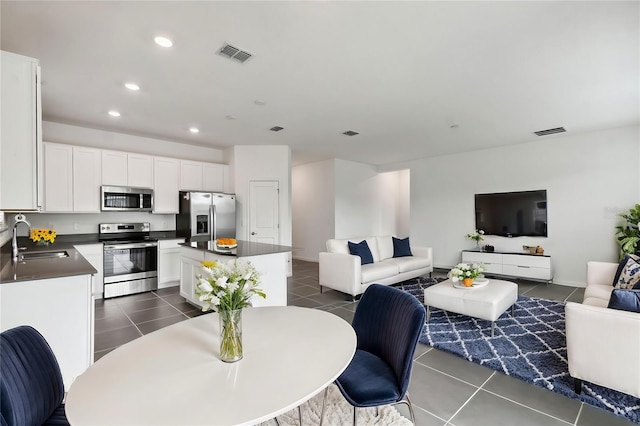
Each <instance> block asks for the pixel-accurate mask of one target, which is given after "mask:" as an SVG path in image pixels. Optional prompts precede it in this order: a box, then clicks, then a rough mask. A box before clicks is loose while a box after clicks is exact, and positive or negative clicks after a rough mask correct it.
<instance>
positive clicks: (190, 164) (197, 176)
mask: <svg viewBox="0 0 640 426" xmlns="http://www.w3.org/2000/svg"><path fill="white" fill-rule="evenodd" d="M180 189H181V190H184V191H202V163H201V162H199V161H189V160H180Z"/></svg>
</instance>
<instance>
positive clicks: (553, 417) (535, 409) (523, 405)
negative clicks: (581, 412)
mask: <svg viewBox="0 0 640 426" xmlns="http://www.w3.org/2000/svg"><path fill="white" fill-rule="evenodd" d="M541 389H544V388H541ZM482 390H483V391H485V392H487V393H490V394H491V395H494V396H497V397H498V398H501V399H504V400H505V401H509V402H511V403H512V404H516V405H519V406H521V407H524V408H528V409H529V410H531V411H535V412H536V413H540V414H543V415H545V416H547V417H551V418H552V419H555V420H558V421H560V422H562V423H566V424H568V425H570V424H571V423H570V422H568V421H566V420H562V419H561V418H558V417H556V416H553V415H551V414H549V413H545V412H544V411H541V410H539V409H537V408H533V407H530V406H528V405H526V404H523V403H522V402H518V401H516V400H514V399H511V398H508V397H506V396H504V395H500V394H498V393H495V392H493V391H490V390H488V389H482Z"/></svg>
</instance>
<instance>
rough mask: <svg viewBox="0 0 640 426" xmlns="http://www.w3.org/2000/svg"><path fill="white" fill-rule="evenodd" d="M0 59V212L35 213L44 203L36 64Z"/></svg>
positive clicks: (4, 55)
mask: <svg viewBox="0 0 640 426" xmlns="http://www.w3.org/2000/svg"><path fill="white" fill-rule="evenodd" d="M1 55H2V56H1V59H0V77H1V80H0V87H2V91H1V92H0V98H1V100H0V103H1V105H2V113H1V114H0V210H7V211H36V210H40V208H41V207H42V203H43V201H44V200H43V194H42V189H43V172H44V171H43V169H42V157H43V152H42V149H43V147H42V109H41V102H40V67H39V65H38V60H37V59H33V58H29V57H26V56H22V55H16V54H14V53H10V52H4V51H3V52H1Z"/></svg>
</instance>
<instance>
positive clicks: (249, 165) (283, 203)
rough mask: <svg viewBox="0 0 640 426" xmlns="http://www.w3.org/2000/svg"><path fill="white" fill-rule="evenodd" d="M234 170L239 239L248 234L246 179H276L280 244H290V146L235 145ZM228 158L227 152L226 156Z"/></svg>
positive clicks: (245, 238)
mask: <svg viewBox="0 0 640 426" xmlns="http://www.w3.org/2000/svg"><path fill="white" fill-rule="evenodd" d="M233 150H234V152H233V156H232V157H233V163H230V166H231V168H232V169H231V170H233V178H234V179H233V180H234V181H235V193H236V201H237V205H236V209H237V211H236V217H237V218H238V223H237V224H236V234H237V236H238V239H241V240H248V239H249V238H248V236H249V230H248V226H249V211H248V209H247V205H248V200H249V182H251V181H252V180H257V181H269V180H274V181H278V182H279V183H278V185H279V189H280V201H279V211H280V244H281V245H285V246H290V245H291V227H292V225H291V223H292V222H291V150H290V149H289V147H288V146H284V145H271V146H256V145H243V146H236V147H234V149H233ZM228 158H230V156H228Z"/></svg>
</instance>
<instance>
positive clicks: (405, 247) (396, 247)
mask: <svg viewBox="0 0 640 426" xmlns="http://www.w3.org/2000/svg"><path fill="white" fill-rule="evenodd" d="M391 238H393V257H405V256H413V254H411V247H410V246H409V237H407V238H403V239H400V238H396V237H391Z"/></svg>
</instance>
